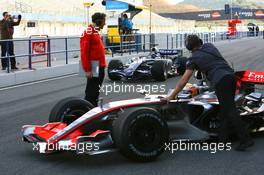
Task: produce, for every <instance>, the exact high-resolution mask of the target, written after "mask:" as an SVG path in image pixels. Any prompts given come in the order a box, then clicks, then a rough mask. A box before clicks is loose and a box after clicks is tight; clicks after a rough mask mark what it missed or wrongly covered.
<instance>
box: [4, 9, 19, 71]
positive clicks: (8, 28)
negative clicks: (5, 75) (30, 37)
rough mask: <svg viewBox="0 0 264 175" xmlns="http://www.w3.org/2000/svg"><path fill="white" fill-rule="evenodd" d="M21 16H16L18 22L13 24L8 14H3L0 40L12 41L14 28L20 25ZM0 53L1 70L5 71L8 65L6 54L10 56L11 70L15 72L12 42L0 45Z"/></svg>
mask: <svg viewBox="0 0 264 175" xmlns="http://www.w3.org/2000/svg"><path fill="white" fill-rule="evenodd" d="M21 18H22V16H21V15H18V20H17V21H16V22H15V21H14V20H13V19H12V18H11V16H10V15H9V14H8V12H4V13H3V19H2V20H1V21H0V30H1V40H12V39H13V34H14V26H18V25H19V24H20V21H21ZM1 51H2V54H1V56H2V59H1V63H2V70H6V68H7V66H8V63H7V58H5V57H6V54H9V56H10V62H11V70H17V69H18V68H17V67H16V59H15V54H14V43H13V41H4V42H2V43H1Z"/></svg>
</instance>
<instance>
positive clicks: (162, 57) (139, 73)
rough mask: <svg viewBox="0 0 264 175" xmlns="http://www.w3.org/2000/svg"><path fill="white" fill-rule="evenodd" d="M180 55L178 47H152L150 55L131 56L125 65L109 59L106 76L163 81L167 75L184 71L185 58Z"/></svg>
mask: <svg viewBox="0 0 264 175" xmlns="http://www.w3.org/2000/svg"><path fill="white" fill-rule="evenodd" d="M182 55H183V54H182V50H180V49H160V50H158V49H157V48H153V49H152V52H151V53H150V55H148V56H144V57H138V58H131V59H129V60H128V63H127V64H125V65H124V64H123V63H122V61H120V60H111V61H110V62H109V65H108V77H109V79H110V80H112V81H119V80H121V79H122V78H125V79H146V78H154V79H155V80H157V81H165V80H166V79H167V78H168V77H169V76H175V75H177V74H180V75H182V74H183V73H184V72H185V67H186V61H187V58H185V57H182Z"/></svg>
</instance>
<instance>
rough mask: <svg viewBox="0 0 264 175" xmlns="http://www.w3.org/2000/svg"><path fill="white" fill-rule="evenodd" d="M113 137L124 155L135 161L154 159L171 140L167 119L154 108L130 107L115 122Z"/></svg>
mask: <svg viewBox="0 0 264 175" xmlns="http://www.w3.org/2000/svg"><path fill="white" fill-rule="evenodd" d="M112 134H113V139H114V142H115V144H116V147H117V148H118V150H119V151H120V153H121V154H122V155H124V156H125V157H126V158H128V159H132V160H135V161H143V162H146V161H153V160H155V159H156V158H157V157H158V156H160V155H161V154H162V153H163V152H164V149H165V143H166V142H167V141H168V140H169V132H168V126H167V123H166V121H165V120H164V119H163V118H161V117H160V114H159V113H158V112H157V111H156V110H154V109H152V108H145V107H142V108H134V109H128V110H126V111H125V112H124V113H122V114H121V115H120V117H119V118H118V119H116V120H115V121H114V123H113V132H112Z"/></svg>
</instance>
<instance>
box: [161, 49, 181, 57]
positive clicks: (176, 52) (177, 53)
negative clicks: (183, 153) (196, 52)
mask: <svg viewBox="0 0 264 175" xmlns="http://www.w3.org/2000/svg"><path fill="white" fill-rule="evenodd" d="M159 54H160V55H161V56H169V55H175V56H182V55H183V50H182V49H159Z"/></svg>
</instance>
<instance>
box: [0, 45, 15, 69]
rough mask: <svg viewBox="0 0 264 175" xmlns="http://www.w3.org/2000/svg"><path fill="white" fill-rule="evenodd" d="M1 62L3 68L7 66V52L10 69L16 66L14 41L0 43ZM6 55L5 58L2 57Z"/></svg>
mask: <svg viewBox="0 0 264 175" xmlns="http://www.w3.org/2000/svg"><path fill="white" fill-rule="evenodd" d="M1 53H2V54H1V56H2V59H1V63H2V67H3V68H5V67H7V66H8V62H7V54H8V55H9V56H10V62H11V69H12V68H15V67H16V59H15V54H14V43H13V41H5V42H2V43H1ZM3 57H6V58H3Z"/></svg>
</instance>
